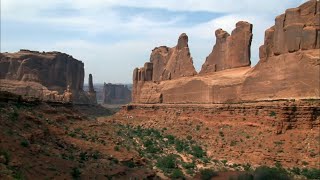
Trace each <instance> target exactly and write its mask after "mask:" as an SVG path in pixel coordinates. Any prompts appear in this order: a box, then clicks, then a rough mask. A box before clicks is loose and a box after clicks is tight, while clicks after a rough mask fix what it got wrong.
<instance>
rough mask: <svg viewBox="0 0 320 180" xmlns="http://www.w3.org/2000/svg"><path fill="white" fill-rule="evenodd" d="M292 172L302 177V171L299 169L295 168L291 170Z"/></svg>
mask: <svg viewBox="0 0 320 180" xmlns="http://www.w3.org/2000/svg"><path fill="white" fill-rule="evenodd" d="M290 171H291V172H292V173H294V174H297V175H300V173H301V170H300V168H298V167H293V168H292V169H290Z"/></svg>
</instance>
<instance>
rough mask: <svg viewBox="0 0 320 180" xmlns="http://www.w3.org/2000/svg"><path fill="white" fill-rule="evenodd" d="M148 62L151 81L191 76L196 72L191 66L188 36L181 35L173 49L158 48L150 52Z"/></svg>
mask: <svg viewBox="0 0 320 180" xmlns="http://www.w3.org/2000/svg"><path fill="white" fill-rule="evenodd" d="M150 62H151V63H153V77H152V80H153V81H163V80H170V79H176V78H179V77H184V76H193V75H196V74H197V72H196V70H195V68H194V66H193V61H192V57H191V55H190V51H189V46H188V36H187V35H186V34H185V33H182V34H181V35H180V36H179V39H178V43H177V45H176V46H175V47H173V48H168V47H167V46H160V47H157V48H155V49H153V50H152V53H151V55H150Z"/></svg>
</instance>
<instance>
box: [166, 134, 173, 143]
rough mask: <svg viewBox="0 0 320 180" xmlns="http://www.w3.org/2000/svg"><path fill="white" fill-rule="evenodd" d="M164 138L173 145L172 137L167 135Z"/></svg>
mask: <svg viewBox="0 0 320 180" xmlns="http://www.w3.org/2000/svg"><path fill="white" fill-rule="evenodd" d="M166 138H167V139H168V143H169V144H174V139H175V137H174V136H172V135H167V136H166Z"/></svg>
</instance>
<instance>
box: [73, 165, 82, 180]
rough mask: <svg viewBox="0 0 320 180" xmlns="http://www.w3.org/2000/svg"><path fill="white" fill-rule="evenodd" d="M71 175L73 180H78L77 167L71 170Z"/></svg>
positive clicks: (78, 170) (79, 173) (79, 172)
mask: <svg viewBox="0 0 320 180" xmlns="http://www.w3.org/2000/svg"><path fill="white" fill-rule="evenodd" d="M71 175H72V177H73V179H79V178H80V176H81V171H80V169H79V168H77V167H74V168H72V171H71Z"/></svg>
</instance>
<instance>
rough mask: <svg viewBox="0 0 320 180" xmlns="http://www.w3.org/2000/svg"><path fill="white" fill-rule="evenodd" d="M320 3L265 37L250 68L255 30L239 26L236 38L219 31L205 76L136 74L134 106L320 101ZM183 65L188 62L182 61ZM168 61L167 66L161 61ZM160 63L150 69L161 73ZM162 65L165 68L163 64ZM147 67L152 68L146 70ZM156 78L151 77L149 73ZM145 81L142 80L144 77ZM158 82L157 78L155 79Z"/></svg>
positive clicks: (283, 18) (292, 12) (279, 22)
mask: <svg viewBox="0 0 320 180" xmlns="http://www.w3.org/2000/svg"><path fill="white" fill-rule="evenodd" d="M319 14H320V3H319V2H317V1H316V0H311V1H308V2H306V3H304V4H302V5H301V6H299V7H298V8H292V9H288V10H287V11H286V13H285V14H283V15H280V16H278V17H277V18H276V20H275V25H274V26H273V27H271V28H269V29H268V30H266V32H265V42H264V45H262V46H261V47H260V61H259V63H258V64H257V65H256V66H255V67H253V68H250V67H249V65H250V44H251V38H252V33H251V32H252V25H251V24H249V23H246V22H238V23H237V25H236V29H235V30H234V31H233V32H232V34H231V36H230V35H229V34H228V33H227V32H225V31H223V30H221V29H218V30H217V31H216V36H217V42H216V45H215V46H214V48H213V51H212V53H211V54H210V55H209V56H208V58H207V60H206V62H205V63H204V65H203V66H202V70H201V72H200V74H201V75H196V76H190V77H189V76H188V77H180V78H176V79H173V80H171V81H159V82H157V81H156V82H152V81H150V78H147V79H148V80H146V79H144V75H143V76H140V74H141V73H140V71H141V69H135V71H134V75H133V81H134V85H133V93H132V94H133V102H134V103H229V102H242V101H261V100H275V99H309V98H316V99H319V98H320V91H319V89H320V76H319V74H320V25H319V24H320V22H319V19H320V18H319V17H320V16H319ZM177 61H183V60H181V59H177ZM161 62H162V61H161ZM157 66H159V63H153V66H152V68H148V67H149V64H146V65H145V67H144V69H148V71H150V72H151V71H153V75H155V74H158V72H156V73H155V71H157V70H156V69H158V67H157ZM160 66H162V65H160ZM146 67H147V68H146ZM149 74H150V73H149ZM140 77H141V78H140ZM153 79H154V77H153Z"/></svg>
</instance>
